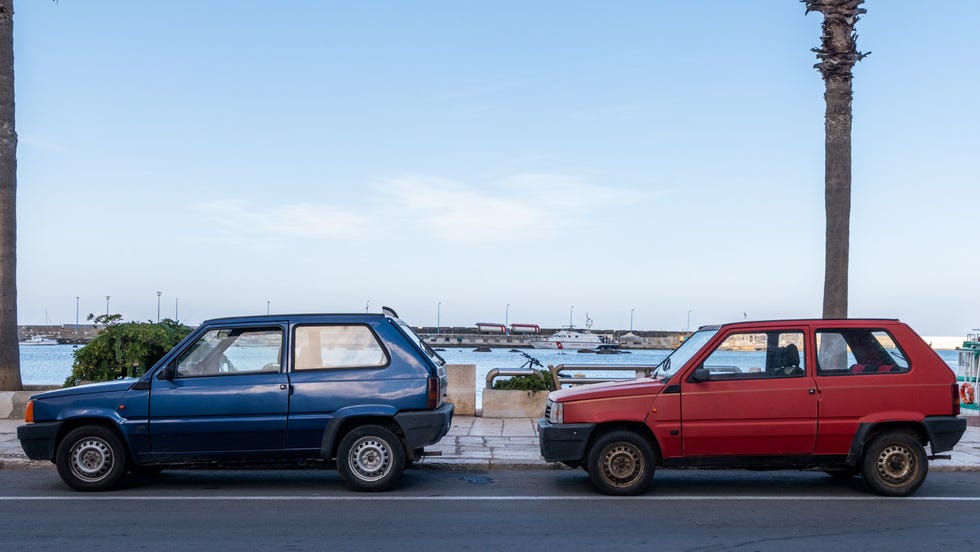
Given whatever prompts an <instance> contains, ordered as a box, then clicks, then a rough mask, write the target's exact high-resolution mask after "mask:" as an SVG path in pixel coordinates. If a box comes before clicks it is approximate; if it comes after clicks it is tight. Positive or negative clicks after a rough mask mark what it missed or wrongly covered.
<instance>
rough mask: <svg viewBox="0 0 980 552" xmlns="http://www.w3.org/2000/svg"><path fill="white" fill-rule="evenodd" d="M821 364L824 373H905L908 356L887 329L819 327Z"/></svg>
mask: <svg viewBox="0 0 980 552" xmlns="http://www.w3.org/2000/svg"><path fill="white" fill-rule="evenodd" d="M816 337H817V368H818V373H819V374H820V375H822V376H850V375H872V374H903V373H906V372H908V371H909V370H910V369H911V366H910V365H909V362H908V357H907V356H906V355H905V353H904V352H903V351H902V350H901V348H900V347H899V346H898V343H897V342H896V341H895V339H894V338H893V337H892V336H891V334H889V333H888V332H887V331H885V330H874V329H846V330H818V331H817V336H816Z"/></svg>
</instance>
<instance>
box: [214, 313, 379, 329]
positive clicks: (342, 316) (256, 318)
mask: <svg viewBox="0 0 980 552" xmlns="http://www.w3.org/2000/svg"><path fill="white" fill-rule="evenodd" d="M384 318H389V317H388V316H387V315H385V314H381V313H377V312H370V313H364V312H353V313H337V312H331V313H297V314H257V315H249V316H232V317H225V318H211V319H209V320H205V321H204V322H202V323H201V325H202V326H203V325H205V324H249V323H255V322H269V323H270V324H271V323H277V322H283V321H290V322H317V321H323V320H360V321H366V320H380V319H384Z"/></svg>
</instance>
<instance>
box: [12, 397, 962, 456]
mask: <svg viewBox="0 0 980 552" xmlns="http://www.w3.org/2000/svg"><path fill="white" fill-rule="evenodd" d="M964 417H966V418H967V420H968V422H969V423H968V426H967V429H966V434H964V435H963V438H962V439H961V440H960V442H959V444H957V445H956V448H955V449H953V451H952V452H951V453H949V454H951V455H952V459H951V460H934V461H932V462H930V464H929V469H930V470H937V471H980V427H977V426H978V416H977V414H976V413H975V412H972V411H968V412H964ZM22 423H23V422H22V421H20V420H11V419H0V469H11V468H32V467H34V468H41V467H46V466H51V463H50V462H32V461H30V460H28V459H27V457H26V456H24V451H23V450H22V449H21V447H20V441H18V440H17V426H18V425H21V424H22ZM426 451H429V452H437V453H441V455H440V456H428V457H426V458H424V459H423V460H422V463H423V464H424V465H427V466H433V467H444V468H448V469H461V470H462V469H468V470H469V469H482V470H486V469H542V468H543V469H550V468H557V467H560V465H557V464H550V463H548V462H545V461H544V459H542V458H541V455H540V454H539V451H538V437H537V422H536V420H533V419H530V418H483V417H474V416H455V417H454V418H453V425H452V428H450V430H449V434H448V435H446V436H445V437H444V438H443V439H442V440H441V441H439V443H438V444H436V445H434V446H430V447H426Z"/></svg>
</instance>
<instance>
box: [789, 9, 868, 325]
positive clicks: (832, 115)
mask: <svg viewBox="0 0 980 552" xmlns="http://www.w3.org/2000/svg"><path fill="white" fill-rule="evenodd" d="M800 1H801V2H803V3H804V4H806V13H807V14H809V13H810V12H812V11H815V12H820V13H822V14H823V36H821V37H820V48H814V49H813V51H814V52H815V53H816V54H817V59H819V60H820V61H819V62H818V63H817V64H816V65H814V67H815V68H817V69H818V70H819V71H820V75H821V76H822V77H823V81H824V84H825V85H826V89H825V92H824V101H825V102H826V104H827V111H826V113H825V115H824V128H825V133H826V138H825V153H824V155H825V159H824V188H825V190H824V207H825V209H826V212H827V230H826V238H825V240H826V258H825V261H824V283H823V317H824V318H847V262H848V245H849V241H850V220H851V99H852V97H853V94H852V91H851V80H852V79H853V74H852V73H851V69H852V68H853V67H854V64H855V63H857V62H858V61H861V59H862V58H863V57H864V56H866V55H867V54H865V53H862V52H858V51H857V34H855V32H854V26H855V25H856V24H857V22H858V19H859V17H860V16H861V15H862V14H864V13H865V12H866V11H867V10H865V9H863V8H861V4H863V3H864V0H800ZM868 53H870V52H868Z"/></svg>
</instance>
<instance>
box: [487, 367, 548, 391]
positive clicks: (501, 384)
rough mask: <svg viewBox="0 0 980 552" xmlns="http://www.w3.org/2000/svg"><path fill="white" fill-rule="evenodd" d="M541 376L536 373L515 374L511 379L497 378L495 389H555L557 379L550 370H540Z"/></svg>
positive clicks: (494, 384) (494, 383)
mask: <svg viewBox="0 0 980 552" xmlns="http://www.w3.org/2000/svg"><path fill="white" fill-rule="evenodd" d="M537 372H538V373H539V374H541V377H538V376H535V375H530V374H529V375H526V376H514V377H512V378H510V379H496V380H494V382H493V388H494V389H503V390H507V391H553V390H554V389H555V379H554V378H553V377H552V376H551V372H549V371H548V370H538V371H537Z"/></svg>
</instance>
